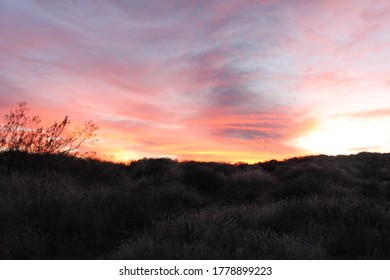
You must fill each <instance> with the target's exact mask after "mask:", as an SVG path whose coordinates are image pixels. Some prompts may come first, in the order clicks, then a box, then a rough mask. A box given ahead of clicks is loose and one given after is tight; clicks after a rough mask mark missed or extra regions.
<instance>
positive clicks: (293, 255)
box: [0, 152, 390, 259]
mask: <svg viewBox="0 0 390 280" xmlns="http://www.w3.org/2000/svg"><path fill="white" fill-rule="evenodd" d="M0 225H1V226H0V259H390V154H377V153H360V154H357V155H350V156H332V157H331V156H324V155H320V156H310V157H302V158H293V159H289V160H285V161H269V162H263V163H258V164H253V165H249V164H235V165H232V164H224V163H212V162H209V163H205V162H203V163H202V162H193V161H187V162H177V161H174V160H171V159H165V158H162V159H141V160H138V161H135V162H131V163H129V164H115V163H112V162H103V161H97V160H92V159H80V158H75V157H70V156H58V155H49V154H47V155H33V154H27V153H21V152H5V153H1V154H0Z"/></svg>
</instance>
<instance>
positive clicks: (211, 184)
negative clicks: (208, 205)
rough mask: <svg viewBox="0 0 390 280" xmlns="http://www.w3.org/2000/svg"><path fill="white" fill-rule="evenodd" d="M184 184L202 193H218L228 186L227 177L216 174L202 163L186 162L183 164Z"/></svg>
mask: <svg viewBox="0 0 390 280" xmlns="http://www.w3.org/2000/svg"><path fill="white" fill-rule="evenodd" d="M182 169H183V179H182V182H183V184H185V185H187V186H190V187H193V188H194V189H196V190H199V191H201V192H216V191H217V190H218V189H220V188H222V187H223V186H225V184H226V176H225V175H224V174H223V173H220V172H214V171H213V170H211V169H210V168H209V167H207V166H204V165H203V164H202V163H193V162H186V163H183V164H182Z"/></svg>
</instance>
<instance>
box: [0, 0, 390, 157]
mask: <svg viewBox="0 0 390 280" xmlns="http://www.w3.org/2000/svg"><path fill="white" fill-rule="evenodd" d="M19 101H27V103H28V105H29V107H31V113H32V114H39V115H40V116H41V117H42V118H43V119H46V120H48V121H50V120H58V119H61V118H63V117H64V116H65V115H69V117H70V119H71V120H72V122H73V123H74V124H77V123H79V124H82V123H83V122H84V121H85V120H93V122H94V123H95V124H96V125H97V126H99V128H100V129H99V131H98V138H99V142H98V143H96V144H95V145H94V148H95V149H96V150H97V151H98V152H99V153H100V154H102V155H113V156H114V157H115V159H116V160H118V161H128V160H131V159H138V158H142V157H172V158H176V159H178V160H185V159H194V160H202V161H203V160H204V161H224V162H237V161H247V162H259V161H265V160H270V159H285V158H289V157H293V156H302V155H308V154H322V153H323V154H352V153H358V152H360V151H370V152H390V1H388V0H348V1H347V0H331V1H325V0H318V1H314V0H313V1H309V0H307V1H304V0H301V1H298V0H296V1H295V0H291V1H288V0H285V1H282V0H280V1H276V0H275V1H272V0H269V1H268V0H264V1H261V0H229V1H227V0H216V1H213V0H175V1H174V0H106V1H103V0H61V1H60V0H0V114H1V115H4V114H6V113H7V112H9V110H10V109H11V108H15V107H16V105H17V102H19Z"/></svg>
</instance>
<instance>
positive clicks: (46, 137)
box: [0, 102, 98, 155]
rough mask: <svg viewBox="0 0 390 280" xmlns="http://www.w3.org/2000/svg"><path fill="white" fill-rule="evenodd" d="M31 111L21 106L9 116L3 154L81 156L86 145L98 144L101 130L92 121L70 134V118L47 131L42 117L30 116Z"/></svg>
mask: <svg viewBox="0 0 390 280" xmlns="http://www.w3.org/2000/svg"><path fill="white" fill-rule="evenodd" d="M29 110H30V108H28V107H27V102H20V103H19V107H18V108H17V109H15V110H11V112H10V113H9V114H7V115H5V117H4V120H5V124H4V125H0V151H22V152H28V153H37V154H43V153H51V154H64V155H66V154H72V155H79V148H80V147H81V146H82V145H83V144H85V143H87V142H94V141H96V139H95V137H96V133H95V132H96V130H97V129H98V127H97V126H96V125H95V124H93V123H92V121H87V122H85V123H84V125H83V126H81V127H80V126H77V127H76V128H75V129H74V130H73V131H71V132H69V131H68V128H69V125H70V120H69V118H68V116H66V117H65V118H64V119H63V120H62V121H60V122H57V121H55V122H54V123H53V124H52V125H50V126H49V127H43V126H42V125H41V119H40V117H39V116H29V115H28V111H29Z"/></svg>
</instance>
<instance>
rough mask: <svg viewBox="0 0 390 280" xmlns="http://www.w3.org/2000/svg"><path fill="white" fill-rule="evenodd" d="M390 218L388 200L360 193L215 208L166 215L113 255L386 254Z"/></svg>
mask: <svg viewBox="0 0 390 280" xmlns="http://www.w3.org/2000/svg"><path fill="white" fill-rule="evenodd" d="M389 218H390V215H389V212H388V210H387V208H386V207H385V206H384V205H377V204H375V203H374V202H373V201H370V200H367V199H358V198H355V199H350V198H321V197H320V196H312V197H308V198H305V199H292V200H284V201H280V202H277V203H273V204H269V205H264V206H255V205H253V206H231V207H225V208H215V207H214V208H210V209H205V210H201V211H197V212H191V213H185V214H182V215H179V216H173V217H170V218H168V219H165V220H161V221H160V222H157V223H156V224H155V226H154V227H153V228H152V229H151V230H149V231H148V232H145V233H143V234H140V235H138V236H137V237H134V238H132V239H130V240H129V241H128V242H126V243H124V244H123V245H122V246H121V247H119V248H118V249H117V250H116V251H114V252H113V253H112V254H110V255H109V256H108V258H119V259H126V258H129V259H259V258H267V259H364V258H371V259H372V258H374V259H375V258H380V259H383V258H384V259H386V258H388V257H389V256H390V253H389V252H390V251H389V249H390V247H389V246H390V239H389V237H388V236H389V233H390V223H389ZM362 240H364V242H362ZM362 243H364V244H362Z"/></svg>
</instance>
